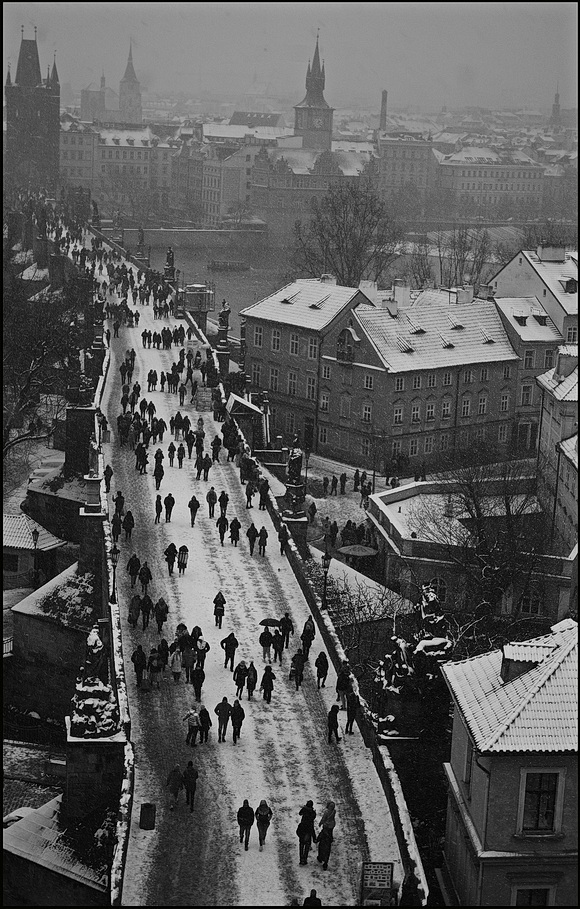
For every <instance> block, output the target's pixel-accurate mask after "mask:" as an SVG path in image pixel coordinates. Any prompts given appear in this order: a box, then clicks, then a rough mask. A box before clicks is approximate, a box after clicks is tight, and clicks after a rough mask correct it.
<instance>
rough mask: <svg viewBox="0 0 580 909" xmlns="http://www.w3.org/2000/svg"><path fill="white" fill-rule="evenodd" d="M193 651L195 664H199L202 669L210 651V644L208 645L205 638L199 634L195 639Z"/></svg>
mask: <svg viewBox="0 0 580 909" xmlns="http://www.w3.org/2000/svg"><path fill="white" fill-rule="evenodd" d="M193 651H194V653H195V660H196V664H197V665H198V666H201V668H202V669H203V667H204V666H205V658H206V656H207V655H208V653H209V651H210V646H209V644H208V642H207V641H206V640H205V638H203V637H202V636H201V635H200V636H199V637H198V639H197V641H196V642H195V645H194V648H193Z"/></svg>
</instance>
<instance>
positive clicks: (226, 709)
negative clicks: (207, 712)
mask: <svg viewBox="0 0 580 909" xmlns="http://www.w3.org/2000/svg"><path fill="white" fill-rule="evenodd" d="M214 713H215V714H216V715H217V718H218V742H225V740H226V731H227V728H228V723H229V721H230V717H231V715H232V705H231V704H230V703H229V701H228V699H227V698H226V697H223V698H222V699H221V703H219V704H218V705H217V707H216V709H215V711H214Z"/></svg>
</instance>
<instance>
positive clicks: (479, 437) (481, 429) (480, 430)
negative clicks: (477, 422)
mask: <svg viewBox="0 0 580 909" xmlns="http://www.w3.org/2000/svg"><path fill="white" fill-rule="evenodd" d="M484 439H485V426H477V427H476V429H475V441H476V442H483V440H484Z"/></svg>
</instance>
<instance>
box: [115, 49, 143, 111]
mask: <svg viewBox="0 0 580 909" xmlns="http://www.w3.org/2000/svg"><path fill="white" fill-rule="evenodd" d="M119 116H120V119H121V121H122V122H123V123H127V124H128V125H131V126H142V125H143V108H142V106H141V85H140V83H139V80H138V79H137V76H136V75H135V70H134V68H133V48H132V47H131V45H130V44H129V59H128V60H127V67H126V69H125V75H124V76H123V78H122V79H121V82H120V83H119Z"/></svg>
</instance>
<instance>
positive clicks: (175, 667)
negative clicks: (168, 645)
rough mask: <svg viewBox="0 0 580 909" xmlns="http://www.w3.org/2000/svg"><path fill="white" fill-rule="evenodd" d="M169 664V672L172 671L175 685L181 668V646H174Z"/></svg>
mask: <svg viewBox="0 0 580 909" xmlns="http://www.w3.org/2000/svg"><path fill="white" fill-rule="evenodd" d="M169 666H170V668H171V672H172V673H173V681H174V682H175V684H176V685H177V684H178V683H179V680H180V678H181V670H182V668H183V661H182V656H181V648H180V647H176V648H175V650H174V651H173V653H172V654H171V656H170V657H169Z"/></svg>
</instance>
